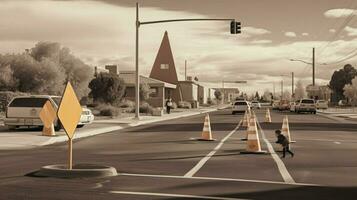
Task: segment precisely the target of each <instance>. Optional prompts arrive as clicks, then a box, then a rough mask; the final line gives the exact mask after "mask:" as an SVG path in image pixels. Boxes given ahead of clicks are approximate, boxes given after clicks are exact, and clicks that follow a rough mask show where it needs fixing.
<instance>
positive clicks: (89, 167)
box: [34, 164, 118, 178]
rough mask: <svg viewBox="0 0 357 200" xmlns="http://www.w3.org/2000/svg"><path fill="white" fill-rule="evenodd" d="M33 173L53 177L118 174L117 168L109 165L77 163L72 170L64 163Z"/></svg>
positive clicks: (92, 176) (90, 176)
mask: <svg viewBox="0 0 357 200" xmlns="http://www.w3.org/2000/svg"><path fill="white" fill-rule="evenodd" d="M34 175H35V176H38V177H54V178H103V177H110V176H116V175H118V174H117V170H116V169H115V168H114V167H110V166H103V165H94V164H77V165H74V166H73V169H72V170H69V169H67V166H66V165H47V166H44V167H42V168H41V169H40V170H39V171H37V172H35V173H34Z"/></svg>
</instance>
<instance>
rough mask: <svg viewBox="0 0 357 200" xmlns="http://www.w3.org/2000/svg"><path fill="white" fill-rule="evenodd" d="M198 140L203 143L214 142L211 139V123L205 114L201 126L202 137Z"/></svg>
mask: <svg viewBox="0 0 357 200" xmlns="http://www.w3.org/2000/svg"><path fill="white" fill-rule="evenodd" d="M198 140H203V141H214V140H215V139H213V138H212V131H211V122H210V119H209V115H208V114H206V117H205V122H204V124H203V130H202V136H201V138H200V139H198Z"/></svg>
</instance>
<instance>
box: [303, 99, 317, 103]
mask: <svg viewBox="0 0 357 200" xmlns="http://www.w3.org/2000/svg"><path fill="white" fill-rule="evenodd" d="M301 103H309V104H314V103H315V102H314V100H312V99H304V100H302V101H301Z"/></svg>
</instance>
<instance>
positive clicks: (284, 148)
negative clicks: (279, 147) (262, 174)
mask: <svg viewBox="0 0 357 200" xmlns="http://www.w3.org/2000/svg"><path fill="white" fill-rule="evenodd" d="M285 152H288V153H290V155H291V156H294V153H293V152H291V151H290V145H287V146H285V147H283V158H285Z"/></svg>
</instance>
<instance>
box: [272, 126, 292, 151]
mask: <svg viewBox="0 0 357 200" xmlns="http://www.w3.org/2000/svg"><path fill="white" fill-rule="evenodd" d="M275 135H276V137H277V138H278V140H277V141H276V143H277V144H281V146H283V158H285V153H286V152H288V153H289V154H290V155H291V157H294V153H293V152H291V151H290V144H289V140H288V139H287V138H286V137H285V136H284V135H283V134H281V131H280V130H279V129H278V130H276V131H275Z"/></svg>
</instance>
